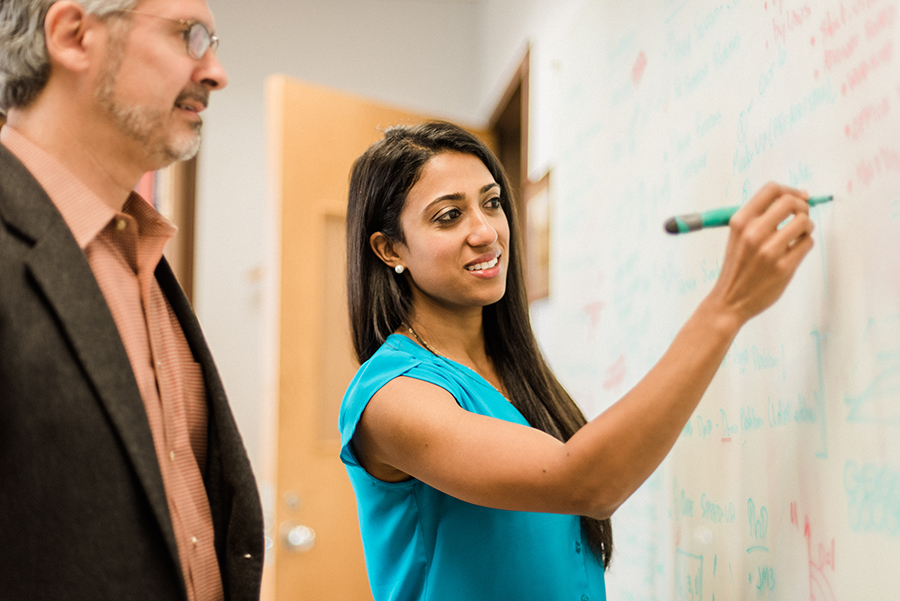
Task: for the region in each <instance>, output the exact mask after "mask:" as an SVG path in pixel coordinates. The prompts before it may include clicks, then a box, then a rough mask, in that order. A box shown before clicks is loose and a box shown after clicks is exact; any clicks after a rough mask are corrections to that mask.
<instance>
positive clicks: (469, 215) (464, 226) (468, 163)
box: [395, 152, 509, 310]
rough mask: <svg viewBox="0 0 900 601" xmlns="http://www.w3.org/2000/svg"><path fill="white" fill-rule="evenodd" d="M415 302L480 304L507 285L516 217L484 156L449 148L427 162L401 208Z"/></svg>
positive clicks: (403, 250) (400, 250) (401, 251)
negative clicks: (506, 207)
mask: <svg viewBox="0 0 900 601" xmlns="http://www.w3.org/2000/svg"><path fill="white" fill-rule="evenodd" d="M400 223H401V227H402V228H403V234H404V238H405V240H404V243H401V244H398V245H396V247H395V248H396V252H397V255H398V256H399V259H400V261H399V262H400V264H402V265H403V266H404V267H405V268H406V269H407V277H408V279H409V282H410V284H411V287H412V290H413V303H414V304H416V303H420V302H423V301H424V302H432V303H435V304H437V305H438V306H441V307H444V308H447V309H451V310H459V309H467V308H468V309H478V310H480V309H481V308H482V307H484V306H486V305H489V304H492V303H495V302H497V301H498V300H500V299H501V298H502V297H503V294H504V293H505V291H506V272H507V266H508V264H509V223H508V221H507V219H506V214H505V213H504V212H503V208H502V207H501V205H500V186H499V184H498V183H497V182H496V181H494V178H493V176H492V175H491V173H490V171H488V169H487V167H485V165H484V163H482V162H481V159H479V158H477V157H475V156H473V155H469V154H462V153H458V152H443V153H441V154H438V155H435V156H434V157H433V158H431V159H430V160H429V161H428V162H427V163H426V164H425V166H424V167H423V168H422V174H421V177H420V178H419V181H417V182H416V184H415V185H414V186H413V187H412V189H411V190H410V191H409V194H408V195H407V198H406V205H405V206H404V208H403V212H402V213H401V215H400Z"/></svg>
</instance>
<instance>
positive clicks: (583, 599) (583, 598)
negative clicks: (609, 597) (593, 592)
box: [581, 595, 591, 601]
mask: <svg viewBox="0 0 900 601" xmlns="http://www.w3.org/2000/svg"><path fill="white" fill-rule="evenodd" d="M581 601H591V598H590V597H588V596H587V595H581Z"/></svg>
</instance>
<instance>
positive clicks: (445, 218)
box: [436, 209, 462, 223]
mask: <svg viewBox="0 0 900 601" xmlns="http://www.w3.org/2000/svg"><path fill="white" fill-rule="evenodd" d="M460 215H462V213H460V212H459V210H458V209H450V210H449V211H446V212H444V213H441V214H440V215H438V217H437V219H436V221H439V222H441V223H449V222H451V221H454V220H455V219H457V218H458V217H459V216H460Z"/></svg>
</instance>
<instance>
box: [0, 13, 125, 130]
mask: <svg viewBox="0 0 900 601" xmlns="http://www.w3.org/2000/svg"><path fill="white" fill-rule="evenodd" d="M76 1H77V2H78V4H80V5H81V6H83V7H84V10H85V12H87V13H88V14H91V15H94V16H96V17H100V18H103V17H106V16H108V15H110V14H112V13H116V12H120V11H123V10H129V9H132V8H134V6H135V5H136V4H137V3H138V2H139V0H76ZM56 2H57V0H0V113H6V111H7V110H8V109H10V108H15V107H25V106H28V105H29V104H30V103H31V102H32V101H33V100H34V99H35V98H37V95H38V94H40V92H41V90H43V89H44V86H45V85H47V79H48V78H49V77H50V57H49V56H48V55H47V41H46V40H45V39H44V19H45V18H46V17H47V11H48V10H50V6H52V5H53V4H54V3H56Z"/></svg>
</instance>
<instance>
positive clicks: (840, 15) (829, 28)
mask: <svg viewBox="0 0 900 601" xmlns="http://www.w3.org/2000/svg"><path fill="white" fill-rule="evenodd" d="M876 2H877V0H856V1H855V2H850V3H849V4H844V3H843V2H842V3H841V6H840V10H838V11H837V13H835V14H832V12H831V11H825V18H824V19H823V20H822V22H821V23H820V24H819V31H821V32H822V35H823V36H825V37H826V38H828V37H834V36H835V35H837V33H838V31H840V30H841V29H843V27H844V26H845V25H847V24H848V23H850V22H851V21H853V20H854V18H856V17H857V16H858V15H860V14H862V13H864V12H866V11H867V10H869V9H870V8H872V6H874V5H875V3H876Z"/></svg>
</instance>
